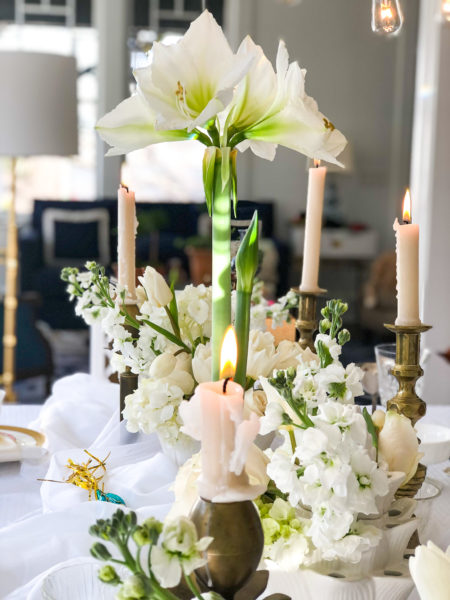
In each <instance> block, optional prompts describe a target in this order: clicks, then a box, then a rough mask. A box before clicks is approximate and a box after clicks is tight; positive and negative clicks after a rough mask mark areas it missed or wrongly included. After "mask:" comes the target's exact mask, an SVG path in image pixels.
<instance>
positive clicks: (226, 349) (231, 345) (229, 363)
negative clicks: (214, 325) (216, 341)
mask: <svg viewBox="0 0 450 600" xmlns="http://www.w3.org/2000/svg"><path fill="white" fill-rule="evenodd" d="M237 354H238V347H237V338H236V332H235V331H234V327H233V326H232V325H230V326H229V327H228V329H227V330H226V332H225V335H224V338H223V342H222V348H221V349H220V378H221V379H229V378H231V377H234V374H235V372H236V364H237Z"/></svg>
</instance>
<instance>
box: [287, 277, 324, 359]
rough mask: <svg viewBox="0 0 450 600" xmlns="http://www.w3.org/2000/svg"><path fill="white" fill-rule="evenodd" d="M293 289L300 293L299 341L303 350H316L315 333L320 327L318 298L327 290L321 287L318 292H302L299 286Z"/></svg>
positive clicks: (297, 325)
mask: <svg viewBox="0 0 450 600" xmlns="http://www.w3.org/2000/svg"><path fill="white" fill-rule="evenodd" d="M292 291H293V292H295V293H296V294H297V295H298V318H297V321H296V323H295V326H296V328H297V331H298V332H299V334H300V339H299V340H298V343H299V344H300V346H301V348H302V349H303V350H306V348H309V349H310V350H312V352H315V351H316V350H315V347H314V333H315V332H316V331H317V329H318V327H319V321H318V319H317V298H318V297H319V296H322V295H323V294H324V293H326V290H322V289H319V290H318V291H317V292H302V291H301V290H300V289H299V288H292Z"/></svg>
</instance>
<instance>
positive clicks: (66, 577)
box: [41, 558, 117, 600]
mask: <svg viewBox="0 0 450 600" xmlns="http://www.w3.org/2000/svg"><path fill="white" fill-rule="evenodd" d="M101 567H102V563H100V562H99V561H95V562H94V561H92V559H88V558H87V559H86V561H85V562H81V561H79V560H77V561H67V562H66V563H62V564H61V565H58V566H57V567H55V569H53V570H52V571H51V572H50V573H49V574H48V575H47V576H46V577H45V579H44V580H43V581H42V586H41V594H42V596H41V597H42V598H43V599H44V600H114V598H115V596H116V594H117V588H116V587H114V586H112V585H107V584H106V583H102V582H101V581H100V580H99V578H98V572H99V570H100V568H101Z"/></svg>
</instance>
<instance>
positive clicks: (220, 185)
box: [211, 152, 232, 381]
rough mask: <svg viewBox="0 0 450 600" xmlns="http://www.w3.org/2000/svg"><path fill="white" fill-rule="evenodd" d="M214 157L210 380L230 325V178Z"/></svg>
mask: <svg viewBox="0 0 450 600" xmlns="http://www.w3.org/2000/svg"><path fill="white" fill-rule="evenodd" d="M217 154H218V156H219V155H220V158H218V160H216V168H215V173H214V198H213V203H212V248H213V258H212V337H211V351H212V380H213V381H218V379H219V378H220V348H221V345H222V340H223V337H224V335H225V331H226V329H227V327H228V326H229V325H230V324H231V238H230V233H231V184H232V182H231V177H230V175H229V169H228V180H227V181H223V179H222V172H223V170H222V160H221V154H222V153H220V152H217Z"/></svg>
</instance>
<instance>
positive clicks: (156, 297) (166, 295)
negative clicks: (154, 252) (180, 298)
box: [139, 267, 173, 307]
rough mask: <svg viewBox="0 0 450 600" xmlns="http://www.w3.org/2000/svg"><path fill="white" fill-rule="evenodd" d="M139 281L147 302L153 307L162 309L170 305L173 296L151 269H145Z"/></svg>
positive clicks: (161, 278)
mask: <svg viewBox="0 0 450 600" xmlns="http://www.w3.org/2000/svg"><path fill="white" fill-rule="evenodd" d="M139 281H140V283H141V285H142V287H143V288H144V290H145V293H146V295H147V300H148V301H149V302H150V303H151V304H153V305H154V306H158V307H162V306H167V305H168V304H170V301H171V300H172V297H173V294H172V292H171V290H170V288H169V286H168V285H167V283H166V280H165V279H164V277H163V276H162V275H161V273H158V271H157V270H156V269H154V268H153V267H147V268H146V269H145V271H144V275H143V276H142V277H139Z"/></svg>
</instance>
